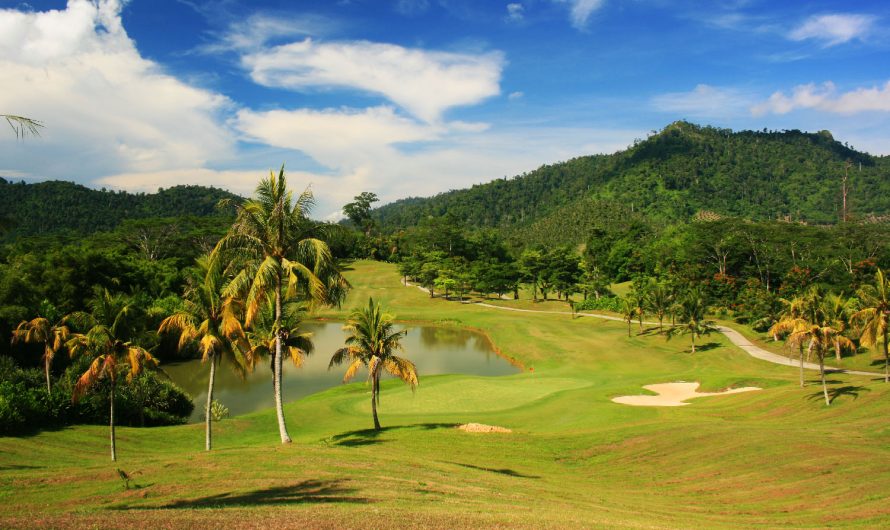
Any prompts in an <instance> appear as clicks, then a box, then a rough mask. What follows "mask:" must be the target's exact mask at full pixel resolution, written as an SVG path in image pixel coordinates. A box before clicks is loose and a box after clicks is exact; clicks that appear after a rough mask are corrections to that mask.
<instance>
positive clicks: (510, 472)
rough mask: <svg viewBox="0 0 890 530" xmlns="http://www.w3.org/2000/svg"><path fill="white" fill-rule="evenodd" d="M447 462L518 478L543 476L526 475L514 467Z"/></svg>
mask: <svg viewBox="0 0 890 530" xmlns="http://www.w3.org/2000/svg"><path fill="white" fill-rule="evenodd" d="M446 463H447V464H454V465H456V466H461V467H466V468H468V469H477V470H479V471H488V472H489V473H498V474H499V475H507V476H508V477H517V478H541V477H540V476H539V475H525V474H523V473H520V472H518V471H515V470H513V469H507V468H503V469H495V468H493V467H482V466H474V465H473V464H462V463H460V462H446Z"/></svg>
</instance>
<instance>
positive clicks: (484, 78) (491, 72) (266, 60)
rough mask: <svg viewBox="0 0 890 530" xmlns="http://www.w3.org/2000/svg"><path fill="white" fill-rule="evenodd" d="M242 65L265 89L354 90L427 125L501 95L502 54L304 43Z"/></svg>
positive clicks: (277, 49)
mask: <svg viewBox="0 0 890 530" xmlns="http://www.w3.org/2000/svg"><path fill="white" fill-rule="evenodd" d="M242 63H243V64H244V66H245V67H246V68H247V69H248V70H249V71H250V76H251V78H252V79H253V80H254V81H255V82H257V83H259V84H261V85H264V86H269V87H279V88H287V89H291V90H297V91H306V90H310V89H320V88H331V87H337V88H351V89H358V90H362V91H365V92H370V93H374V94H379V95H382V96H383V97H385V98H387V99H388V100H390V101H392V102H393V103H395V104H397V105H399V106H400V107H402V108H404V109H405V110H407V111H408V112H410V113H411V114H413V115H414V116H417V117H418V118H420V119H423V120H425V121H427V122H435V121H438V120H439V118H440V117H441V115H442V113H443V112H445V111H446V110H448V109H449V108H451V107H456V106H462V105H471V104H475V103H479V102H481V101H483V100H484V99H486V98H488V97H491V96H495V95H497V94H499V93H500V78H501V70H502V68H503V64H504V58H503V55H502V54H501V53H499V52H491V53H485V54H478V55H474V54H465V53H452V52H439V51H427V50H422V49H416V48H414V49H412V48H404V47H402V46H397V45H394V44H382V43H376V42H327V43H325V42H319V43H316V42H314V41H313V40H312V39H305V40H303V41H300V42H294V43H291V44H286V45H282V46H275V47H272V48H269V49H266V50H262V51H258V52H256V53H250V54H246V55H245V56H244V57H243V58H242Z"/></svg>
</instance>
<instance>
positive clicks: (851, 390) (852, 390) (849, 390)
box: [807, 385, 871, 403]
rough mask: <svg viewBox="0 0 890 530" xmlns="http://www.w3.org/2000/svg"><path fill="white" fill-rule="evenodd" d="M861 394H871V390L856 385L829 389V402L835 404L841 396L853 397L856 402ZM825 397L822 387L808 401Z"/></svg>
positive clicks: (808, 397)
mask: <svg viewBox="0 0 890 530" xmlns="http://www.w3.org/2000/svg"><path fill="white" fill-rule="evenodd" d="M860 392H871V389H869V388H867V387H864V386H855V385H846V386H837V387H833V388H829V389H828V401H829V402H831V403H834V400H836V399H837V398H839V397H841V396H851V397H852V398H853V399H854V400H855V399H858V398H859V393H860ZM824 398H825V396H824V395H823V394H822V388H821V386H820V388H819V391H818V392H815V393H813V394H810V395H809V396H807V399H809V400H810V401H818V400H820V399H824Z"/></svg>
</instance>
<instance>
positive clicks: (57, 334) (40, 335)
mask: <svg viewBox="0 0 890 530" xmlns="http://www.w3.org/2000/svg"><path fill="white" fill-rule="evenodd" d="M69 334H70V330H69V329H68V326H66V325H65V324H64V322H57V323H56V324H53V323H52V322H50V320H49V319H48V318H45V317H37V318H35V319H33V320H31V321H22V322H21V323H20V324H19V325H18V327H17V328H15V331H13V332H12V343H13V344H15V343H16V342H19V341H22V342H25V343H43V371H44V373H45V374H46V393H47V394H49V393H51V392H52V385H51V383H50V369H51V368H52V364H53V359H54V358H55V357H56V354H57V353H59V350H61V349H62V348H63V347H64V346H65V342H66V341H67V340H68V338H69Z"/></svg>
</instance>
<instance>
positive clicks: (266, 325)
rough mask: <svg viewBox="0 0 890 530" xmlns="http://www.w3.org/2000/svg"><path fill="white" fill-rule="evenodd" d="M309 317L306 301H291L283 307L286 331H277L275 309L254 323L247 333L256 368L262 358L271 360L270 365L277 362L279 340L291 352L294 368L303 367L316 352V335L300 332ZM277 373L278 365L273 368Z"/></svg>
mask: <svg viewBox="0 0 890 530" xmlns="http://www.w3.org/2000/svg"><path fill="white" fill-rule="evenodd" d="M305 314H306V306H305V305H304V304H303V303H302V302H293V301H292V302H287V303H285V304H284V306H283V307H282V314H281V326H282V327H283V328H284V330H285V331H284V332H283V333H281V334H279V333H276V330H275V318H274V316H275V315H274V313H273V312H272V308H271V307H267V308H266V309H264V310H263V311H262V312H261V313H260V314H259V315H257V318H256V319H255V320H254V321H253V324H252V326H251V329H250V330H249V331H248V332H247V339H248V341H249V343H250V349H249V355H248V358H249V360H250V361H251V363H252V365H254V366H255V365H256V363H257V361H258V360H259V359H261V358H265V357H268V358H269V360H270V362H272V361H274V360H275V341H276V340H277V339H278V337H281V340H282V344H281V347H282V350H283V351H286V352H287V355H288V356H289V357H290V359H291V362H293V363H294V366H295V367H297V368H299V367H301V366H303V361H304V360H305V359H306V357H307V356H308V355H309V354H311V353H312V351H313V350H314V349H315V345H314V344H312V333H310V332H307V331H301V330H300V324H302V323H303V320H304V318H305ZM272 368H273V370H274V366H273V367H272Z"/></svg>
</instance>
